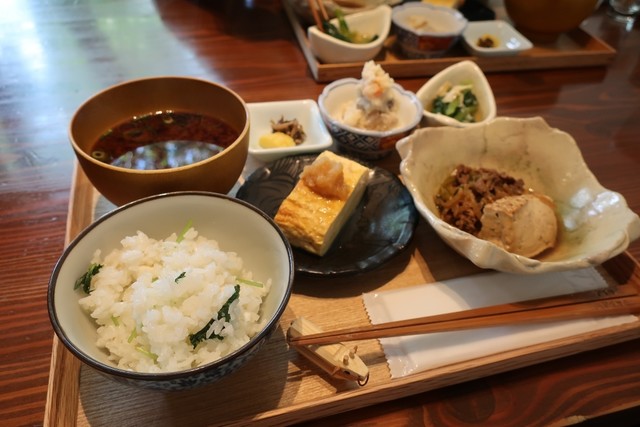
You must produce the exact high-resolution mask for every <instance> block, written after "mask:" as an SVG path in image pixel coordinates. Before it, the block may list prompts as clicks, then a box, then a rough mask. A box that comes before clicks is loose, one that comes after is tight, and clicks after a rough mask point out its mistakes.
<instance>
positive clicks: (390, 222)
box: [236, 154, 419, 276]
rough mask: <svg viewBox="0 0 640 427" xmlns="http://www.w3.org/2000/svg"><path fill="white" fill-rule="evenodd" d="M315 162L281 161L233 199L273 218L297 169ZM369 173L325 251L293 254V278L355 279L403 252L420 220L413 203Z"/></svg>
mask: <svg viewBox="0 0 640 427" xmlns="http://www.w3.org/2000/svg"><path fill="white" fill-rule="evenodd" d="M316 157H317V154H313V155H301V156H292V157H285V158H282V159H280V160H277V161H275V162H273V163H270V164H268V165H266V166H264V167H262V168H259V169H257V170H256V171H255V172H254V173H253V174H252V175H251V176H250V177H249V178H248V179H247V181H246V182H245V183H244V184H243V185H242V187H240V188H239V189H238V193H237V195H236V197H238V198H239V199H242V200H245V201H247V202H249V203H251V204H253V205H254V206H256V207H258V208H259V209H261V210H262V211H263V212H265V213H266V214H267V215H269V216H270V217H271V218H273V217H274V216H275V214H276V212H277V211H278V208H279V207H280V204H281V203H282V201H283V200H284V199H285V198H286V197H287V196H288V195H289V193H290V192H291V190H293V187H294V186H295V185H296V182H297V181H298V176H299V175H300V173H301V172H302V169H303V168H304V167H305V166H306V165H308V164H310V163H311V162H313V160H314V159H315V158H316ZM367 166H369V167H371V166H370V165H367ZM371 168H372V169H373V176H372V178H371V180H370V182H369V184H368V185H367V189H366V191H365V193H364V196H363V197H362V200H361V201H360V204H359V205H358V207H357V208H356V209H355V211H354V213H353V214H352V215H351V217H350V218H349V220H348V221H347V223H346V224H345V225H344V227H343V228H342V230H341V231H340V234H339V235H338V236H337V237H336V240H335V241H334V242H333V246H331V248H330V249H329V251H328V252H327V253H326V254H325V255H324V256H322V257H320V256H317V255H314V254H311V253H309V252H306V251H303V250H301V249H297V248H293V256H294V260H295V269H296V271H297V272H299V273H305V274H309V275H314V276H327V275H343V274H354V273H360V272H363V271H367V270H371V269H373V268H375V267H377V266H379V265H381V264H382V263H384V262H386V261H387V260H389V259H390V258H391V257H393V256H394V255H396V254H398V253H399V252H400V251H402V250H403V249H404V248H405V247H406V246H407V244H408V243H409V241H410V240H411V237H412V236H413V232H414V230H415V228H416V225H417V223H418V218H419V216H418V212H417V211H416V208H415V206H414V204H413V199H412V198H411V195H410V194H409V191H408V190H407V189H406V188H405V187H404V185H402V183H401V182H400V180H399V179H398V178H397V177H396V176H394V175H393V174H392V173H390V172H388V171H386V170H384V169H381V168H378V167H371Z"/></svg>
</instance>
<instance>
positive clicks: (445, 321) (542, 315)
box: [288, 285, 640, 345]
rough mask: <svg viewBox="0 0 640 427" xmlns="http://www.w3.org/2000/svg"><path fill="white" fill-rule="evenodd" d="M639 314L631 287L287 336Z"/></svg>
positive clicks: (334, 336) (309, 339)
mask: <svg viewBox="0 0 640 427" xmlns="http://www.w3.org/2000/svg"><path fill="white" fill-rule="evenodd" d="M636 313H640V296H639V295H638V291H637V289H636V288H635V287H634V286H632V285H620V286H617V287H616V288H607V289H606V290H599V291H586V292H580V293H577V294H572V295H566V296H559V297H549V298H542V299H537V300H531V301H525V302H521V303H511V304H501V305H495V306H490V307H482V308H477V309H471V310H464V311H460V312H455V313H445V314H439V315H434V316H426V317H420V318H417V319H408V320H401V321H396V322H388V323H381V324H378V325H370V326H365V327H358V328H346V329H340V330H336V331H327V332H321V333H317V334H310V335H303V336H298V337H288V341H289V343H290V344H292V345H323V344H333V343H338V342H344V341H354V340H365V339H374V338H388V337H397V336H406V335H417V334H425V333H433V332H445V331H457V330H463V329H474V328H486V327H491V326H504V325H516V324H525V323H530V324H532V323H541V322H551V321H559V320H570V319H578V318H588V317H603V316H615V315H621V314H636Z"/></svg>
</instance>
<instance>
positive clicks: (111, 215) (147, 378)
mask: <svg viewBox="0 0 640 427" xmlns="http://www.w3.org/2000/svg"><path fill="white" fill-rule="evenodd" d="M187 225H191V226H192V227H193V228H194V229H195V230H196V231H197V232H198V234H199V236H202V237H203V238H205V239H210V240H215V241H217V243H218V245H219V249H220V251H224V252H225V253H228V252H234V253H236V254H237V255H238V256H239V257H240V258H241V259H242V268H244V269H246V270H248V271H251V272H252V274H253V275H252V278H253V280H254V281H255V282H260V283H267V282H268V281H270V288H269V290H268V293H267V294H266V296H265V297H264V299H263V301H262V303H261V307H260V310H261V315H260V320H261V326H260V327H259V329H258V331H257V332H256V333H255V335H253V337H251V338H250V339H249V341H248V342H246V343H244V344H243V345H241V346H240V347H239V348H238V349H237V350H235V351H232V352H230V353H229V354H227V355H224V356H222V357H220V358H218V359H217V360H215V359H214V360H213V361H210V362H203V363H202V364H200V365H199V366H195V367H192V368H190V369H183V370H177V371H158V372H153V371H151V370H149V371H148V372H147V371H145V372H134V371H132V370H130V369H124V368H121V367H118V366H117V364H116V362H114V361H112V360H110V358H109V354H108V353H107V350H105V348H103V347H101V346H98V344H97V339H98V331H97V328H98V325H97V324H96V321H95V320H94V319H93V317H90V316H89V314H88V313H87V312H85V309H84V308H82V307H81V305H80V304H79V301H80V299H81V298H83V297H85V296H86V293H85V292H83V290H82V289H77V290H76V289H74V283H75V282H76V280H77V279H78V278H80V277H82V276H83V274H85V273H86V272H87V268H88V267H89V266H90V264H91V263H92V262H93V256H94V253H95V252H96V251H97V250H100V253H101V255H102V256H105V255H107V254H108V253H109V252H111V251H112V250H114V249H116V248H119V249H120V248H122V246H121V240H122V239H124V238H125V237H128V236H135V235H136V234H137V232H138V231H140V232H143V233H145V234H146V235H147V236H148V237H149V238H150V239H166V238H167V237H168V236H170V235H171V234H172V233H175V234H176V235H179V234H180V231H181V230H182V229H183V228H185V227H186V226H187ZM174 243H176V244H177V243H179V240H176V241H175V242H174ZM164 248H165V250H164V251H163V253H162V257H163V260H164V259H166V258H167V257H169V256H170V255H171V253H170V251H169V249H170V248H175V245H173V246H171V245H167V246H164ZM129 252H130V253H131V256H133V257H135V256H136V253H138V256H140V254H139V253H140V252H142V251H141V250H138V251H136V249H135V248H130V249H129ZM152 253H153V252H151V251H148V253H145V255H144V256H146V257H149V256H153V255H152ZM193 258H198V257H190V258H189V263H193V264H197V263H198V261H197V260H196V259H193ZM156 262H160V261H156ZM171 262H176V260H175V259H172V260H171ZM122 265H123V264H122V263H121V264H119V266H122ZM189 265H191V264H189ZM189 265H187V266H184V265H181V268H186V269H188V268H189ZM111 268H113V267H111ZM146 268H148V269H150V268H151V267H150V266H147V267H146ZM208 268H215V269H217V270H216V271H220V274H225V272H224V271H221V270H220V266H219V265H209V266H208ZM110 271H111V272H112V273H113V272H114V270H110ZM189 271H190V272H191V270H189ZM115 273H119V271H117V270H116V271H115ZM189 274H191V273H189ZM194 274H196V273H194ZM293 274H294V268H293V253H292V250H291V247H290V245H289V243H288V242H287V240H286V238H285V237H284V235H283V234H282V232H281V231H280V229H279V228H278V227H277V226H276V225H275V223H274V222H273V220H271V218H269V217H268V216H267V215H266V214H264V213H263V212H262V211H261V210H259V209H257V208H255V207H253V206H252V205H250V204H248V203H246V202H243V201H241V200H238V199H236V198H233V197H231V196H227V195H223V194H217V193H211V192H194V191H184V192H174V193H165V194H160V195H155V196H150V197H147V198H144V199H140V200H136V201H134V202H131V203H129V204H126V205H123V206H121V207H119V208H116V209H115V210H112V211H110V212H108V213H106V214H104V215H103V216H101V217H100V218H98V219H97V220H96V221H94V222H93V223H92V224H91V225H89V226H88V227H87V228H86V229H84V230H82V231H81V232H80V233H79V234H78V236H77V237H75V238H74V239H73V241H71V243H70V244H69V245H68V246H67V248H66V249H65V250H64V252H63V254H62V256H61V257H60V259H59V261H58V262H57V263H56V265H55V267H54V270H53V273H52V275H51V279H50V281H49V288H48V294H47V301H48V310H49V316H50V319H51V323H52V325H53V329H54V331H55V333H56V334H57V336H58V338H59V339H60V342H61V343H62V344H63V345H64V346H65V347H66V348H67V349H68V350H69V351H70V352H71V353H72V354H73V355H74V356H75V357H77V358H78V359H80V360H81V361H82V362H83V363H84V364H86V365H88V366H90V367H91V368H94V369H96V370H97V371H98V372H99V373H101V374H103V375H105V376H106V377H108V378H111V379H113V380H116V381H118V382H121V383H125V384H128V385H133V386H136V387H141V388H148V389H156V390H181V389H188V388H193V387H196V386H201V385H204V384H207V383H211V382H214V381H217V380H219V379H221V378H223V377H225V376H227V375H230V374H231V373H233V372H234V371H236V370H237V369H240V367H241V366H242V365H244V364H245V363H246V362H247V361H248V360H249V359H251V358H252V357H254V356H255V355H256V354H257V353H258V352H259V350H260V348H261V347H262V346H263V345H264V344H265V343H266V342H267V340H268V339H269V337H270V336H271V335H272V334H273V332H274V331H276V330H277V328H278V325H279V319H280V317H281V316H282V314H283V313H284V311H285V308H286V306H287V302H288V300H289V297H290V295H291V287H292V283H293ZM111 277H112V278H114V277H117V274H116V275H113V274H112V275H111ZM125 280H133V279H129V276H127V277H125ZM154 280H155V279H154ZM116 283H117V282H116ZM136 283H137V281H136ZM136 283H134V285H135V284H136ZM153 283H156V282H155V281H154V282H153ZM181 283H182V284H183V286H192V284H189V285H186V284H184V283H183V282H181ZM178 284H179V283H178V278H177V279H176V280H175V283H171V286H174V285H175V286H178ZM134 285H131V287H130V288H129V290H131V291H132V292H134V290H132V289H131V288H134ZM161 285H162V284H159V285H158V286H161ZM91 286H93V285H91ZM243 286H250V285H243ZM136 289H137V288H136ZM158 289H160V288H158ZM158 289H156V288H154V289H152V290H151V292H160V290H158ZM183 289H184V288H183ZM92 291H94V292H95V289H92ZM242 292H243V291H242V289H240V293H242ZM100 295H108V294H105V293H104V292H101V293H100ZM147 295H149V294H147ZM108 296H109V297H111V295H108ZM191 298H193V297H191ZM107 300H109V301H111V300H112V299H109V298H107ZM113 300H117V299H116V298H114V299H113ZM139 302H140V300H139ZM114 303H115V302H114ZM115 304H121V305H122V304H125V303H122V302H117V303H115ZM138 305H139V304H138ZM176 307H180V313H181V316H185V317H188V316H189V315H190V314H191V313H190V312H189V308H188V307H194V304H193V303H191V304H188V301H187V300H185V301H184V302H182V303H181V304H178V303H176V304H174V305H172V306H170V307H169V306H164V305H163V306H162V307H161V308H158V309H156V308H155V307H154V310H147V311H145V312H144V317H140V319H139V321H140V322H146V321H147V320H146V319H148V316H152V315H153V313H149V311H155V312H159V311H160V310H162V313H163V314H162V315H163V316H170V317H169V318H167V319H169V320H167V322H168V323H167V325H174V324H176V323H171V322H176V318H177V317H176V316H177V315H176V310H178V308H176ZM196 307H198V305H196ZM165 309H166V310H169V311H165ZM199 309H201V307H200V308H198V310H199ZM169 313H172V314H169ZM157 315H159V314H157ZM123 316H124V315H123ZM207 316H209V314H207ZM179 318H182V317H179ZM111 319H112V320H113V324H114V325H111V324H108V325H105V326H104V327H106V326H115V327H116V328H117V327H118V321H117V319H114V318H113V316H112V317H111ZM123 322H124V320H123ZM179 325H180V326H184V322H181V323H180V324H179ZM134 331H135V329H134ZM172 331H174V332H173V333H178V332H177V331H178V326H176V327H175V328H174V329H172ZM113 336H114V338H113V339H114V340H117V339H118V336H120V337H121V336H122V335H118V334H117V333H113ZM126 336H129V339H127V338H126ZM132 338H133V339H135V336H134V333H133V332H132V333H131V334H128V333H126V335H125V339H124V340H122V341H121V342H119V343H118V345H119V346H121V347H118V350H120V348H122V347H126V346H135V345H136V342H135V341H134V342H133V343H132V341H131V340H132ZM172 339H175V338H172ZM125 341H126V342H125ZM187 346H190V344H188V343H187ZM138 348H139V347H137V346H136V347H135V350H138ZM172 349H173V348H172ZM172 349H171V350H172ZM165 350H167V349H163V348H159V349H156V350H155V351H156V352H157V354H162V353H163V352H165ZM126 351H127V352H129V353H131V352H133V349H132V348H128V349H127V350H126ZM167 351H168V350H167ZM123 352H124V351H123ZM134 353H135V352H134ZM176 353H177V352H176ZM125 354H126V352H125Z"/></svg>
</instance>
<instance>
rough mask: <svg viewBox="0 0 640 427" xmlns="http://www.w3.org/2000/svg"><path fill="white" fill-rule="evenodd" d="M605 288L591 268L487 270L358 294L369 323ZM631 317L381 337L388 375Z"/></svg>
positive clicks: (403, 374)
mask: <svg viewBox="0 0 640 427" xmlns="http://www.w3.org/2000/svg"><path fill="white" fill-rule="evenodd" d="M605 287H607V283H606V282H605V281H604V279H603V278H602V276H601V275H600V274H599V273H598V272H597V271H596V270H595V269H594V268H585V269H580V270H572V271H566V272H553V273H544V274H537V275H517V274H509V273H500V272H488V273H482V274H478V275H474V276H466V277H462V278H458V279H453V280H447V281H443V282H436V283H430V284H424V285H417V286H413V287H409V288H404V289H398V290H390V291H381V292H372V293H366V294H364V295H363V300H364V304H365V307H366V310H367V313H368V315H369V319H370V321H371V323H372V324H378V323H384V322H391V321H396V320H405V319H411V318H415V317H422V316H430V315H435V314H442V313H450V312H456V311H461V310H466V309H470V308H479V307H486V306H490V305H497V304H506V303H511V302H519V301H526V300H531V299H536V298H544V297H550V296H557V295H564V294H572V293H576V292H582V291H589V290H594V289H600V288H605ZM636 320H637V317H636V316H632V315H623V316H612V317H606V318H593V319H579V320H571V321H559V322H549V323H544V324H539V325H519V326H500V327H490V328H481V329H472V330H465V331H455V332H439V333H432V334H426V335H414V336H407V337H398V338H384V339H381V340H380V342H381V344H382V346H383V349H384V352H385V355H386V357H387V361H388V363H389V368H390V370H391V376H392V378H399V377H403V376H406V375H408V374H411V373H414V372H420V371H424V370H428V369H433V368H437V367H440V366H444V365H448V364H452V363H457V362H464V361H468V360H472V359H475V358H478V357H483V356H488V355H492V354H498V353H501V352H505V351H509V350H514V349H518V348H522V347H526V346H529V345H533V344H540V343H544V342H548V341H552V340H555V339H559V338H565V337H569V336H572V335H578V334H581V333H585V332H589V331H593V330H597V329H601V328H607V327H610V326H615V325H620V324H623V323H628V322H633V321H636Z"/></svg>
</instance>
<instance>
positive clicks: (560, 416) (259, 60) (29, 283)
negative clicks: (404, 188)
mask: <svg viewBox="0 0 640 427" xmlns="http://www.w3.org/2000/svg"><path fill="white" fill-rule="evenodd" d="M606 11H607V6H606V5H603V6H602V7H601V9H600V10H599V11H598V12H597V13H596V14H594V16H592V17H590V18H588V19H587V20H586V21H585V22H584V23H583V27H584V28H585V29H587V30H588V31H589V32H590V33H592V34H595V35H597V36H598V37H599V38H600V39H602V40H603V41H604V42H606V43H607V44H609V45H610V46H612V47H613V48H614V49H615V50H616V51H617V54H616V56H615V58H613V60H612V61H611V63H610V64H609V65H606V66H594V67H579V68H571V67H567V68H562V69H554V70H546V71H543V70H535V71H510V72H491V73H488V75H487V78H488V80H489V83H490V84H491V86H492V88H493V91H494V94H495V97H496V102H497V105H498V114H499V115H502V116H514V117H530V116H537V115H539V116H542V117H544V118H545V119H546V120H547V121H548V122H549V123H550V124H551V125H552V126H554V127H557V128H560V129H562V130H564V131H567V132H569V133H571V134H572V135H573V136H574V138H575V139H576V140H577V141H578V144H579V146H580V147H581V149H582V152H583V155H584V158H585V161H586V163H587V164H588V165H589V167H590V168H591V170H592V171H593V173H594V174H595V176H596V177H597V178H598V180H599V181H600V182H601V183H602V185H603V186H605V187H607V188H610V189H613V190H615V191H618V192H620V193H621V194H622V195H623V196H624V197H625V198H626V199H627V201H628V203H629V206H630V207H631V209H633V210H634V211H635V212H640V177H639V176H638V170H640V168H639V166H640V146H639V145H638V138H639V136H640V59H639V55H638V52H640V28H639V24H638V23H637V22H636V23H635V24H634V25H626V24H621V23H618V22H616V21H614V20H613V19H611V18H610V17H609V16H607V14H606ZM173 74H175V75H189V76H197V77H202V78H207V79H211V80H214V81H217V82H220V83H223V84H225V85H227V86H229V87H230V88H232V89H234V90H235V91H237V92H238V93H239V94H240V95H241V96H242V97H243V98H244V99H245V101H247V102H261V101H279V100H287V99H306V98H311V99H316V98H317V96H318V95H319V94H320V92H321V90H322V88H323V87H324V84H320V83H317V82H316V81H315V80H314V78H313V76H312V75H311V73H310V71H309V68H308V65H307V62H306V60H305V58H304V55H303V53H302V52H301V50H300V48H299V45H298V43H297V41H296V39H295V36H294V34H293V30H292V28H291V26H290V24H289V22H288V19H287V17H286V14H285V13H284V10H283V7H282V4H281V2H280V1H279V0H273V1H267V0H254V1H240V0H218V1H211V0H208V1H205V0H202V1H197V0H193V1H189V0H156V1H154V0H128V1H127V0H101V1H98V0H86V1H82V2H79V1H72V0H51V1H48V2H41V1H36V0H22V1H8V2H3V4H2V10H1V13H0V184H1V185H0V208H1V212H2V213H1V215H0V231H1V233H0V239H2V243H1V244H0V274H1V277H2V279H3V280H2V284H1V285H0V320H1V321H0V337H2V338H1V339H2V345H1V347H0V420H1V421H0V424H2V425H8V426H23V425H24V426H27V425H40V424H42V423H43V419H44V414H45V406H46V402H47V389H48V385H49V368H50V363H51V356H52V342H53V341H52V340H53V330H52V328H51V326H50V323H49V318H48V314H47V305H46V291H47V284H48V280H49V275H50V273H51V270H52V268H53V266H54V264H55V262H56V261H57V259H58V257H59V256H60V253H61V252H62V250H63V248H64V242H65V233H66V228H67V218H68V214H67V212H68V206H69V198H70V194H71V193H70V189H71V186H72V177H73V175H74V159H73V153H72V151H71V149H70V146H69V144H68V139H67V126H68V123H69V121H70V119H71V116H72V115H73V113H74V111H75V109H76V108H77V107H78V106H79V105H80V104H81V103H82V102H83V101H84V100H85V99H87V98H88V97H89V96H91V95H92V94H93V93H95V92H97V91H99V90H101V89H103V88H105V87H107V86H109V85H112V84H115V83H119V82H121V81H123V80H127V79H131V78H138V77H143V76H155V75H173ZM398 81H399V83H401V84H402V85H403V86H404V87H405V88H407V89H409V90H414V91H415V90H418V89H419V88H420V86H422V84H424V82H425V78H402V79H398ZM397 162H398V158H397V156H396V155H395V154H394V155H393V156H391V157H390V158H388V159H386V160H385V161H384V162H381V163H380V165H381V166H384V167H387V168H388V169H389V170H391V171H394V172H397ZM422 226H425V224H424V223H422ZM433 247H434V248H443V244H442V243H441V242H438V244H436V245H433ZM434 250H435V249H434ZM444 250H446V248H444ZM629 253H630V254H631V255H632V256H633V257H634V258H636V259H638V258H640V242H634V243H633V244H632V245H631V247H630V248H629ZM434 268H437V266H434ZM394 274H395V272H394V271H390V270H386V269H383V270H381V271H380V272H379V275H377V276H376V277H375V278H374V277H371V275H369V276H368V277H367V278H368V279H369V280H371V284H370V286H375V284H376V281H385V280H387V281H388V280H391V279H392V278H393V277H394ZM344 286H345V290H344V292H348V288H346V287H347V285H344ZM267 392H268V391H267ZM395 397H398V396H395V395H394V394H393V393H392V392H390V393H389V399H388V401H387V402H384V403H380V404H377V405H374V406H367V407H365V408H362V409H357V410H352V411H347V412H345V413H341V414H340V415H333V416H330V417H329V418H322V419H319V420H317V421H311V422H309V423H308V425H374V424H382V425H391V426H393V425H397V426H400V425H417V426H426V425H428V426H464V425H492V426H523V425H570V424H575V423H576V422H578V421H585V420H590V419H595V420H597V421H600V420H603V417H605V418H604V419H605V420H607V422H608V423H609V424H608V425H634V424H636V420H637V419H638V413H639V412H640V410H639V408H640V342H639V341H638V340H632V341H629V342H625V343H622V344H617V345H612V346H607V347H605V348H602V349H597V350H592V351H585V352H582V353H580V354H577V355H571V356H568V357H566V358H561V359H559V360H554V361H549V362H546V363H541V364H536V365H534V366H530V367H527V368H522V369H516V370H512V371H509V372H505V373H500V374H496V375H490V376H488V377H485V378H481V379H477V380H473V381H468V382H464V383H462V384H457V385H452V386H447V387H442V388H438V389H434V390H432V391H428V392H426V393H420V394H417V395H414V396H410V397H403V398H400V399H395ZM79 403H80V404H82V402H79ZM48 410H50V411H56V410H58V408H48ZM175 410H176V411H180V410H184V408H181V407H179V406H178V407H176V408H175ZM319 415H320V414H319ZM149 424H150V425H153V424H154V422H153V420H149ZM95 425H99V424H98V423H95Z"/></svg>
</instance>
